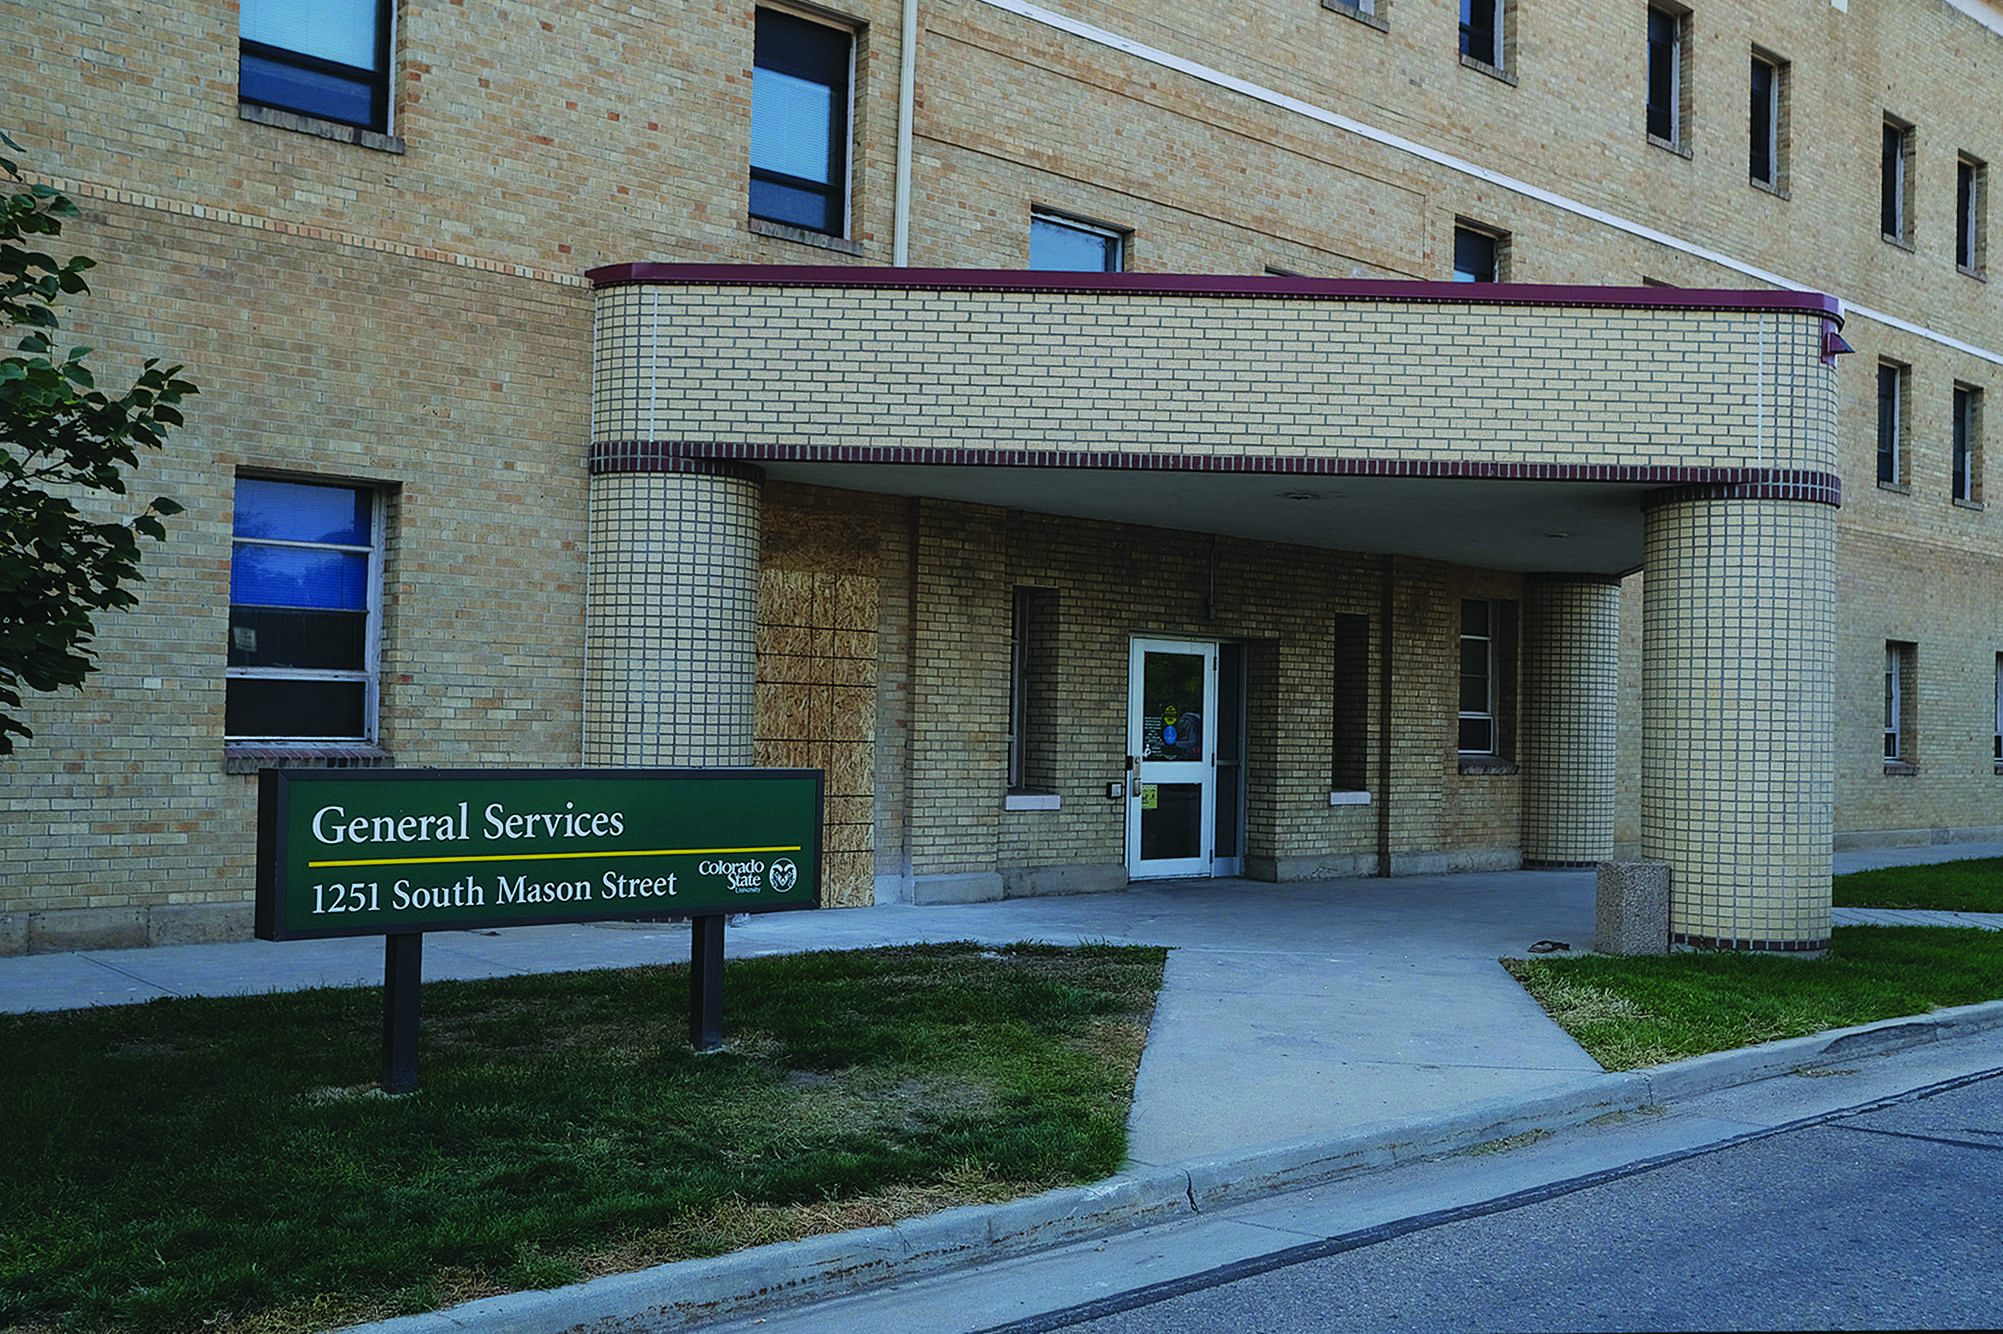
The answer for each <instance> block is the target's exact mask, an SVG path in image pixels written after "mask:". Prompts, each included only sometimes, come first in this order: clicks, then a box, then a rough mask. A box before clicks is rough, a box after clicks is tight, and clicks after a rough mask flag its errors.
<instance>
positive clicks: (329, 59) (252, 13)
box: [237, 0, 394, 133]
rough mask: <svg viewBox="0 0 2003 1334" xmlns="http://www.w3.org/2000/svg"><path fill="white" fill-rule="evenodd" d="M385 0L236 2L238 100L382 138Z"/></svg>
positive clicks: (385, 121) (385, 122)
mask: <svg viewBox="0 0 2003 1334" xmlns="http://www.w3.org/2000/svg"><path fill="white" fill-rule="evenodd" d="M393 7H394V6H393V2H392V0H319V3H316V4H310V5H309V4H301V3H299V0H242V5H241V8H240V9H239V11H238V19H237V34H238V37H239V41H238V46H237V96H238V97H239V98H241V99H242V100H243V101H246V102H251V103H254V104H256V105H258V106H266V107H276V108H278V109H279V110H281V111H296V112H298V113H299V114H300V115H303V116H313V117H317V118H318V119H321V120H331V121H338V122H340V123H341V124H344V125H356V126H360V127H361V128H362V129H365V130H381V131H383V132H384V133H387V132H388V131H389V63H390V58H389V53H390V13H391V10H392V9H393Z"/></svg>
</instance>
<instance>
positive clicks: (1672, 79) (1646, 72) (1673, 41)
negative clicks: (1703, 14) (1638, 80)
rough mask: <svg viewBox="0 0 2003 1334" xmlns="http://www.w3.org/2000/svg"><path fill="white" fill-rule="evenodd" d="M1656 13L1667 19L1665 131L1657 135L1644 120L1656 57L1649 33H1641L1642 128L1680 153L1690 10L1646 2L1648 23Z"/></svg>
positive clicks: (1683, 149) (1653, 139)
mask: <svg viewBox="0 0 2003 1334" xmlns="http://www.w3.org/2000/svg"><path fill="white" fill-rule="evenodd" d="M1657 14H1660V15H1662V16H1663V17H1664V18H1666V19H1668V20H1669V25H1670V28H1669V31H1670V37H1669V47H1668V54H1667V58H1668V65H1669V97H1668V103H1667V109H1668V112H1669V125H1668V130H1669V132H1668V133H1667V134H1658V133H1656V131H1655V127H1654V126H1653V125H1651V124H1649V123H1648V110H1649V108H1650V107H1652V106H1653V105H1654V101H1653V98H1654V91H1655V70H1656V59H1657V53H1656V46H1655V39H1654V36H1653V35H1652V34H1644V38H1645V41H1646V44H1647V52H1646V59H1645V60H1644V61H1643V62H1642V77H1643V80H1644V82H1645V84H1646V85H1647V86H1646V87H1645V88H1644V89H1643V95H1642V129H1643V130H1644V131H1645V132H1646V133H1647V135H1648V138H1649V140H1650V142H1652V143H1658V144H1661V145H1663V146H1664V147H1666V148H1670V149H1673V150H1675V151H1676V152H1678V153H1683V152H1686V145H1685V142H1684V141H1685V138H1686V130H1687V127H1686V126H1685V125H1684V115H1683V86H1684V80H1685V78H1686V75H1687V71H1686V70H1685V69H1684V66H1685V64H1686V63H1687V62H1688V60H1689V58H1690V55H1689V53H1690V33H1689V25H1690V11H1689V10H1687V9H1682V8H1679V7H1677V6H1674V5H1650V6H1648V17H1649V19H1650V20H1651V26H1652V20H1653V19H1654V18H1655V16H1656V15H1657Z"/></svg>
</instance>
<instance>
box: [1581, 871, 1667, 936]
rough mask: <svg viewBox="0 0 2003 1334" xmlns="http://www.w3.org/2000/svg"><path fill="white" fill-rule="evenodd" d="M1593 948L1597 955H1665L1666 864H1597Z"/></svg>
mask: <svg viewBox="0 0 2003 1334" xmlns="http://www.w3.org/2000/svg"><path fill="white" fill-rule="evenodd" d="M1599 877H1600V878H1599V893H1598V897H1597V898H1596V899H1595V901H1594V904H1593V948H1594V949H1596V950H1598V951H1599V952H1600V953H1601V954H1667V953H1669V863H1668V862H1651V861H1634V862H1601V863H1600V870H1599Z"/></svg>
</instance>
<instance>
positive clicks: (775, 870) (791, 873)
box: [770, 857, 800, 894]
mask: <svg viewBox="0 0 2003 1334" xmlns="http://www.w3.org/2000/svg"><path fill="white" fill-rule="evenodd" d="M770 875H771V878H772V888H774V889H776V890H778V891H779V892H780V893H781V894H784V893H785V892H786V891H787V890H789V889H791V888H792V887H793V885H794V883H795V882H796V881H798V880H799V878H800V868H799V867H797V866H795V865H793V863H792V862H790V861H788V860H786V859H785V858H783V857H782V858H780V859H779V860H778V861H776V862H773V863H772V870H771V872H770Z"/></svg>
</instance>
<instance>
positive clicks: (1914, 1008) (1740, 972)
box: [1502, 858, 2003, 1070]
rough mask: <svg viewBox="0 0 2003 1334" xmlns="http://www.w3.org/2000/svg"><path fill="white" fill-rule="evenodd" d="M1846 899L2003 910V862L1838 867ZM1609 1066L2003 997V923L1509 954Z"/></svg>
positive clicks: (1857, 903)
mask: <svg viewBox="0 0 2003 1334" xmlns="http://www.w3.org/2000/svg"><path fill="white" fill-rule="evenodd" d="M1834 897H1835V902H1836V905H1837V906H1838V907H1854V908H1934V909H1945V910H1949V911H1957V912H2003V858H1976V859H1972V860H1968V861H1958V862H1941V863H1938V864H1936V865H1931V866H1893V867H1887V868H1885V869H1883V870H1877V871H1858V872H1855V873H1853V874H1851V875H1839V876H1837V877H1836V878H1835V881H1834ZM1502 966H1503V967H1505V968H1507V969H1508V970H1509V972H1510V974H1511V975H1512V976H1513V977H1515V978H1516V980H1517V981H1519V982H1521V983H1522V984H1523V986H1524V989H1525V990H1527V991H1528V992H1529V993H1530V994H1531V995H1532V996H1534V997H1536V998H1537V1003H1538V1004H1540V1005H1542V1006H1543V1007H1544V1009H1545V1011H1546V1012H1547V1013H1548V1014H1549V1015H1550V1016H1551V1017H1552V1018H1553V1019H1555V1020H1556V1021H1557V1022H1558V1025H1559V1026H1560V1027H1561V1028H1563V1029H1564V1030H1565V1031H1566V1032H1567V1033H1570V1034H1571V1035H1572V1037H1573V1038H1574V1039H1576V1040H1577V1042H1578V1043H1579V1045H1580V1046H1582V1047H1584V1048H1585V1049H1586V1051H1587V1052H1588V1053H1589V1054H1590V1055H1591V1056H1592V1058H1593V1059H1594V1060H1596V1061H1598V1062H1599V1063H1600V1064H1601V1065H1603V1066H1605V1067H1606V1068H1607V1069H1609V1070H1632V1069H1635V1068H1636V1067H1638V1066H1643V1065H1656V1064H1659V1063H1661V1062H1663V1061H1675V1060H1681V1059H1682V1058H1684V1057H1686V1056H1701V1055H1703V1054H1704V1053H1705V1052H1712V1051H1730V1050H1732V1049H1733V1048H1736V1047H1750V1046H1753V1045H1754V1044H1756V1043H1761V1042H1771V1041H1773V1040H1774V1039H1776V1038H1793V1037H1801V1036H1803V1035H1805V1034H1809V1033H1820V1032H1822V1031H1823V1030H1825V1029H1831V1028H1849V1027H1851V1026H1852V1025H1855V1024H1869V1023H1875V1022H1877V1021H1878V1020H1881V1019H1897V1018H1900V1017H1902V1016H1905V1015H1911V1014H1924V1013H1926V1012H1927V1011H1928V1010H1933V1009H1939V1008H1941V1007H1943V1006H1948V1005H1971V1004H1974V1003H1975V1002H1977V1001H1987V1000H1996V999H1998V998H1999V997H2003V931H1982V930H1977V929H1975V928H1973V927H1967V928H1959V927H1929V926H1897V927H1889V926H1839V927H1837V928H1836V929H1835V932H1834V934H1833V937H1832V939H1831V943H1830V947H1829V951H1828V953H1827V954H1825V955H1824V956H1823V957H1822V958H1820V959H1788V958H1775V957H1770V956H1762V955H1754V954H1740V953H1732V952H1722V951H1721V952H1715V953H1710V952H1696V953H1681V954H1670V955H1666V956H1635V957H1622V958H1613V957H1603V956H1599V955H1587V956H1583V957H1580V958H1575V959H1527V960H1526V959H1504V960H1503V961H1502Z"/></svg>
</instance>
